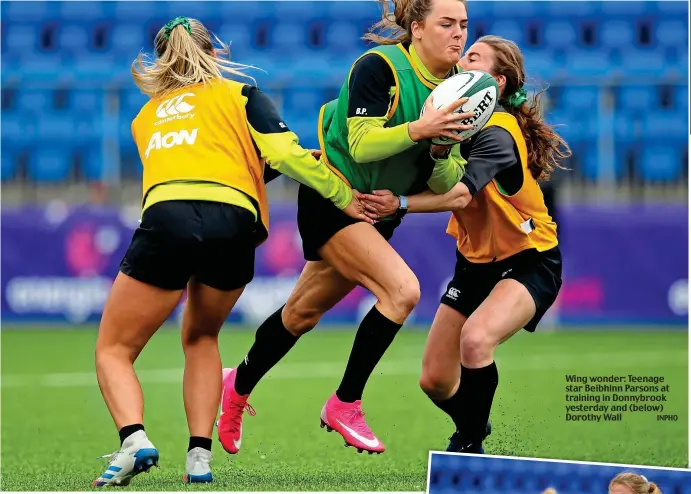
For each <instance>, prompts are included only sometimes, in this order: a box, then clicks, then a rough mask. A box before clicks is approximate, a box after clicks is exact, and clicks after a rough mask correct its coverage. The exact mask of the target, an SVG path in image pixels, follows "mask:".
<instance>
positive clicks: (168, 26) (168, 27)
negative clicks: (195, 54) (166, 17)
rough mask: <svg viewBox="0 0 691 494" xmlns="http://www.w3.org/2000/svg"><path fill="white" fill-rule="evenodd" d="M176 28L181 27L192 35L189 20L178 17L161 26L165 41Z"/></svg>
mask: <svg viewBox="0 0 691 494" xmlns="http://www.w3.org/2000/svg"><path fill="white" fill-rule="evenodd" d="M176 26H182V27H184V28H185V31H187V32H188V33H190V34H192V24H190V20H189V19H188V18H187V17H184V16H178V17H176V18H175V19H172V20H170V21H168V23H167V24H166V25H165V26H163V29H164V33H165V37H166V39H170V33H171V32H172V31H173V29H174V28H175V27H176Z"/></svg>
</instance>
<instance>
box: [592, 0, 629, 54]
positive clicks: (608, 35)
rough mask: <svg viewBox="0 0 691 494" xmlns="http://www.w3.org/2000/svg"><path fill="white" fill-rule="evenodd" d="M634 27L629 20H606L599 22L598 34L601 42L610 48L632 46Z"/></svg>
mask: <svg viewBox="0 0 691 494" xmlns="http://www.w3.org/2000/svg"><path fill="white" fill-rule="evenodd" d="M605 3H610V2H605ZM634 29H635V25H634V24H632V23H631V22H630V21H625V20H623V19H614V20H607V21H604V22H603V23H602V24H601V27H600V36H601V38H602V42H603V44H604V45H606V46H610V47H612V48H621V47H627V46H632V45H633V43H634V40H635V39H636V33H635V31H634Z"/></svg>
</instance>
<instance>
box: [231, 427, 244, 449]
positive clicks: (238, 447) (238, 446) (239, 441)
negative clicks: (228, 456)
mask: <svg viewBox="0 0 691 494" xmlns="http://www.w3.org/2000/svg"><path fill="white" fill-rule="evenodd" d="M233 444H234V445H235V449H240V444H242V426H240V437H239V438H238V440H237V441H236V440H235V439H233Z"/></svg>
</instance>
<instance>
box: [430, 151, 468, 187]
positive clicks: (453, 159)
mask: <svg viewBox="0 0 691 494" xmlns="http://www.w3.org/2000/svg"><path fill="white" fill-rule="evenodd" d="M431 156H432V159H433V160H434V168H433V169H432V174H431V175H430V177H429V179H427V186H428V187H429V189H430V190H431V191H432V192H433V193H434V194H446V193H448V192H449V191H451V190H452V189H453V188H454V186H455V185H456V184H458V182H459V181H460V180H461V178H462V177H463V175H464V173H465V165H466V161H465V159H463V156H461V150H460V146H459V145H457V144H456V145H454V146H452V147H451V150H450V152H449V153H448V156H447V157H443V158H437V157H435V150H434V148H433V149H432V151H431Z"/></svg>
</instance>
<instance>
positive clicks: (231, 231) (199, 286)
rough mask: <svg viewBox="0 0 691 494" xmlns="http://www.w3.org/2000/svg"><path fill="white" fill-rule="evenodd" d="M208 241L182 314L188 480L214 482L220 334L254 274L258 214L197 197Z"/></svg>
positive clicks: (205, 243)
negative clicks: (188, 438) (187, 429)
mask: <svg viewBox="0 0 691 494" xmlns="http://www.w3.org/2000/svg"><path fill="white" fill-rule="evenodd" d="M196 208H197V209H198V211H199V214H200V218H201V224H202V232H201V235H202V239H203V240H202V244H201V248H200V249H199V251H198V260H197V262H196V269H195V273H194V277H193V278H192V280H191V281H190V283H189V285H188V295H187V303H186V305H185V312H184V314H183V319H182V348H183V351H184V353H185V374H184V379H183V395H184V402H185V412H186V414H187V424H188V427H189V432H190V440H189V445H188V449H187V465H186V473H185V477H184V480H185V481H186V482H211V481H213V476H212V474H211V469H210V465H209V462H210V461H211V436H212V432H213V426H214V421H215V419H216V414H217V413H218V408H219V404H220V402H221V388H222V366H221V356H220V353H219V348H218V334H219V332H220V330H221V327H222V326H223V323H224V322H225V321H226V319H227V318H228V315H229V314H230V312H231V310H232V309H233V307H234V306H235V304H236V302H237V301H238V299H239V298H240V296H241V294H242V292H243V290H244V288H245V286H246V285H247V284H248V283H250V281H251V280H252V278H253V277H254V259H255V241H254V238H253V234H252V231H253V228H254V226H255V217H254V215H253V213H251V212H250V211H248V210H246V209H244V208H241V207H238V206H233V205H229V204H222V203H213V202H203V201H200V202H198V203H196Z"/></svg>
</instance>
